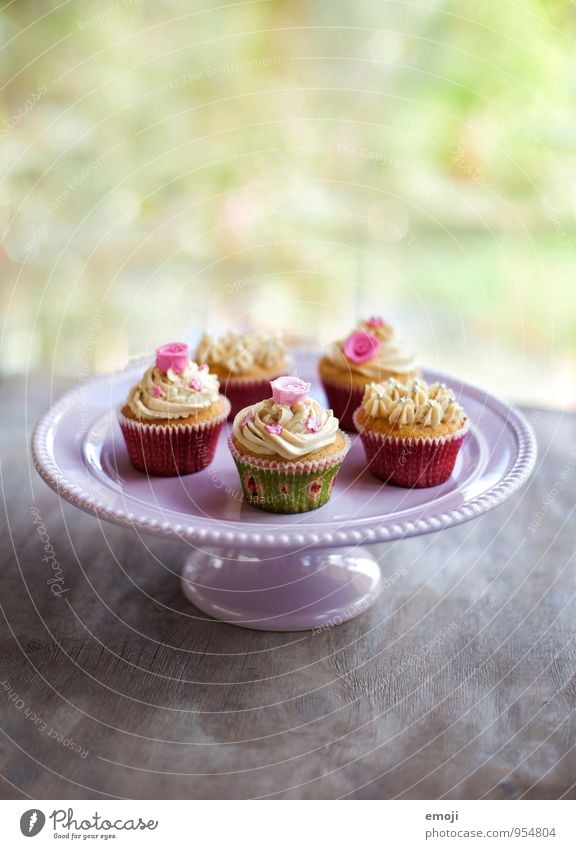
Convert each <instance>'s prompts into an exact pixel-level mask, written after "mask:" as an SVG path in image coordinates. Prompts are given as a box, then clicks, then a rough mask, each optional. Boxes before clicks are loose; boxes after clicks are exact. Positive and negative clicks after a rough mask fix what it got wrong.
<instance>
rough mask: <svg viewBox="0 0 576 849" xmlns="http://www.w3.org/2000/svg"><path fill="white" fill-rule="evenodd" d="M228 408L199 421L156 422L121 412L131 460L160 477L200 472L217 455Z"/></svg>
mask: <svg viewBox="0 0 576 849" xmlns="http://www.w3.org/2000/svg"><path fill="white" fill-rule="evenodd" d="M226 416H227V412H225V413H224V414H223V415H221V416H220V417H219V418H218V419H215V420H213V421H208V422H201V423H199V424H196V425H190V424H186V425H155V424H147V423H144V422H137V421H134V420H132V419H127V418H126V417H125V416H123V415H122V414H121V413H119V414H118V421H119V423H120V429H121V430H122V435H123V436H124V441H125V443H126V448H127V449H128V456H129V457H130V462H131V463H132V465H133V466H134V468H135V469H137V470H138V471H139V472H144V473H145V474H147V475H154V476H160V477H174V476H176V475H190V474H192V473H194V472H200V471H202V469H205V468H206V467H207V466H209V465H210V463H211V462H212V460H213V459H214V454H215V452H216V446H217V445H218V437H219V435H220V431H221V430H222V428H223V427H224V424H225V422H226Z"/></svg>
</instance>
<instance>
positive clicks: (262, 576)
mask: <svg viewBox="0 0 576 849" xmlns="http://www.w3.org/2000/svg"><path fill="white" fill-rule="evenodd" d="M381 584H382V577H381V573H380V567H379V566H378V563H377V562H376V561H375V560H374V557H373V556H372V554H371V552H370V551H368V549H365V548H360V547H356V548H350V549H345V548H315V549H305V550H303V551H297V552H295V553H290V554H278V555H273V554H272V553H271V554H270V555H269V556H266V555H265V554H264V553H262V552H259V553H256V552H245V553H238V551H236V552H232V551H225V550H221V549H218V550H215V549H213V550H211V551H200V550H199V551H195V552H194V553H193V554H191V555H190V556H189V557H188V559H187V561H186V563H185V565H184V569H183V571H182V590H183V592H184V594H185V596H186V597H187V598H188V599H189V601H191V602H192V603H193V604H194V605H195V606H196V607H197V608H198V609H199V610H201V611H202V612H203V613H207V614H209V615H210V616H213V617H215V618H216V619H220V620H221V621H223V622H227V623H228V624H231V625H238V626H240V627H241V628H254V629H257V630H259V631H307V630H311V629H312V630H313V629H322V630H325V629H327V628H331V627H333V626H335V625H340V624H341V623H342V622H346V620H348V619H352V618H353V617H354V616H358V615H359V614H360V613H363V612H364V611H365V610H367V609H368V608H369V607H370V606H371V605H372V604H373V603H374V602H375V601H376V599H377V598H378V596H379V595H380V591H381Z"/></svg>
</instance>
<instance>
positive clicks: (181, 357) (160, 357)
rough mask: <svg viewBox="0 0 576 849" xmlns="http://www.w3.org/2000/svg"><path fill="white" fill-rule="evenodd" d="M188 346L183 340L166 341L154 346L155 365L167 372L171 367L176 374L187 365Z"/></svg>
mask: <svg viewBox="0 0 576 849" xmlns="http://www.w3.org/2000/svg"><path fill="white" fill-rule="evenodd" d="M188 357H189V348H188V345H186V343H185V342H168V343H167V344H166V345H160V347H159V348H156V367H157V368H159V369H160V371H163V372H167V371H168V369H172V371H175V372H176V373H177V374H180V372H182V371H184V369H185V368H186V366H187V365H188Z"/></svg>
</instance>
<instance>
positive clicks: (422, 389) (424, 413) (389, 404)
mask: <svg viewBox="0 0 576 849" xmlns="http://www.w3.org/2000/svg"><path fill="white" fill-rule="evenodd" d="M354 422H355V424H356V428H357V430H358V431H359V433H360V437H361V439H362V442H363V444H364V449H365V451H366V457H367V460H368V466H369V468H370V471H371V472H372V474H373V475H375V476H376V477H377V478H380V480H383V481H386V482H387V483H391V484H394V485H395V486H404V487H427V486H437V485H438V484H441V483H444V481H445V480H447V479H448V478H449V477H450V475H451V474H452V472H453V471H454V464H455V463H456V457H457V455H458V452H459V450H460V448H461V446H462V443H463V442H464V439H465V438H466V434H467V432H468V430H469V421H468V417H467V416H466V413H465V412H464V410H463V409H462V407H461V406H460V405H459V404H458V403H457V401H456V397H455V395H454V393H453V391H452V390H451V389H448V388H447V387H446V386H445V385H444V384H443V383H434V384H432V385H431V386H428V384H427V383H425V382H424V381H423V380H418V379H415V380H409V381H408V382H407V383H405V384H403V383H400V382H398V381H397V380H394V379H390V380H387V381H385V382H384V383H371V384H370V385H369V386H367V387H366V389H365V391H364V397H363V399H362V404H361V406H360V407H359V409H358V410H357V411H356V413H355V414H354Z"/></svg>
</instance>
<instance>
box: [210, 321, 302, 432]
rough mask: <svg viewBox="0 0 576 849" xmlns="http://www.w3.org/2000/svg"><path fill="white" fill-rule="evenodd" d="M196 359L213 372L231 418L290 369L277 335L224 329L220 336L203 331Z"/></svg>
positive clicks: (262, 396)
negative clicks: (215, 336)
mask: <svg viewBox="0 0 576 849" xmlns="http://www.w3.org/2000/svg"><path fill="white" fill-rule="evenodd" d="M195 359H196V361H197V362H199V363H206V364H207V365H208V366H209V367H210V370H211V371H212V372H214V374H216V375H217V376H218V378H219V380H220V383H221V385H222V392H223V393H224V394H225V395H226V397H227V398H228V400H229V401H230V418H231V419H233V418H234V416H235V415H236V413H238V412H239V410H241V409H242V408H243V407H247V406H249V405H250V404H255V403H256V402H257V401H261V400H262V399H263V398H265V397H266V395H267V394H268V392H269V386H270V381H271V380H273V379H274V378H276V377H279V376H280V375H282V374H286V372H288V371H289V370H290V362H289V358H288V352H287V350H286V345H285V344H284V342H283V341H282V339H280V338H279V337H277V336H261V335H257V334H249V333H234V332H230V333H226V334H225V335H224V336H221V337H220V338H219V339H215V338H214V337H213V336H210V335H209V334H205V335H204V336H203V337H202V339H201V340H200V343H199V345H198V348H197V349H196V354H195Z"/></svg>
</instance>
